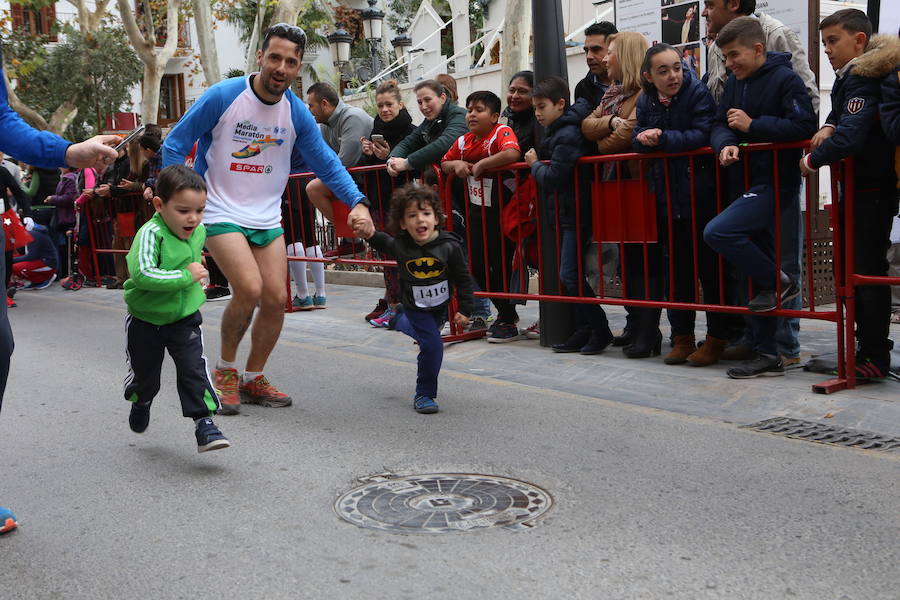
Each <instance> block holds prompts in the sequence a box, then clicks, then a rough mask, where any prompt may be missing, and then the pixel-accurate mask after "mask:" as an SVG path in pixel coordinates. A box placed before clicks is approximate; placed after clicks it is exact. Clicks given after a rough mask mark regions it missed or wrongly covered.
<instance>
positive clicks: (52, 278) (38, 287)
mask: <svg viewBox="0 0 900 600" xmlns="http://www.w3.org/2000/svg"><path fill="white" fill-rule="evenodd" d="M54 281H56V273H54V274H53V275H51V276H50V278H49V279H47V281H42V282H40V283H36V284H34V287H33V288H32V289H35V290H46V289H47V288H48V287H50V286H51V285H53V282H54Z"/></svg>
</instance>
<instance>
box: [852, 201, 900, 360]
mask: <svg viewBox="0 0 900 600" xmlns="http://www.w3.org/2000/svg"><path fill="white" fill-rule="evenodd" d="M841 209H842V211H843V203H842V204H841ZM896 214H897V192H896V190H895V189H893V187H891V186H887V185H885V186H882V187H881V188H880V189H878V188H875V189H864V190H860V189H857V190H856V199H855V202H854V220H853V225H854V228H853V236H854V241H855V244H854V247H853V248H854V263H855V264H854V268H855V271H856V273H858V274H860V275H876V276H885V275H887V272H888V266H889V265H888V261H887V251H888V248H890V245H891V239H890V236H891V223H892V221H893V218H894V216H895V215H896ZM842 216H843V214H842ZM855 293H856V337H857V340H858V342H859V348H860V355H859V357H858V358H859V359H860V360H861V359H864V358H869V359H872V360H874V361H876V362H879V363H884V364H890V359H891V348H893V343H892V342H891V340H890V329H891V288H890V286H886V285H861V286H856V289H855Z"/></svg>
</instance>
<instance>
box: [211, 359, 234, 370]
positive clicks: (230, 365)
mask: <svg viewBox="0 0 900 600" xmlns="http://www.w3.org/2000/svg"><path fill="white" fill-rule="evenodd" d="M216 368H217V369H237V367H236V366H235V363H233V362H228V361H227V360H223V359H222V357H219V362H217V363H216Z"/></svg>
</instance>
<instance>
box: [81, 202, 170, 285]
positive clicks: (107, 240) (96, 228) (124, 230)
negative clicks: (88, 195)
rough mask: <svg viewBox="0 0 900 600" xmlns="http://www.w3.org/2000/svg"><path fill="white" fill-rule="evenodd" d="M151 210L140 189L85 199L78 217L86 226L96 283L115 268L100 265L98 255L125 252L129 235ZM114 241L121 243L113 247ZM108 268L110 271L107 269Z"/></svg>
mask: <svg viewBox="0 0 900 600" xmlns="http://www.w3.org/2000/svg"><path fill="white" fill-rule="evenodd" d="M152 214H153V207H152V205H151V204H150V202H149V201H147V200H146V199H145V198H144V197H143V195H142V194H140V193H129V194H125V195H122V196H112V197H102V196H95V197H94V198H92V199H90V200H88V201H87V202H85V204H84V207H83V211H82V216H81V218H82V219H84V220H86V222H87V226H88V238H89V239H90V246H91V249H90V256H91V263H92V266H93V269H94V279H95V285H96V286H97V287H99V286H100V281H101V279H102V277H103V276H104V275H113V274H114V273H115V270H116V267H115V266H112V267H110V266H109V265H105V268H104V269H101V268H100V259H101V257H102V256H103V255H112V256H113V257H116V256H121V255H124V254H128V250H129V248H130V246H131V239H132V238H133V237H134V235H135V233H136V232H137V230H138V229H140V227H141V225H143V224H144V222H145V221H147V219H149V218H150V216H152ZM117 245H118V246H120V247H118V248H117V247H114V246H117ZM118 260H124V258H119V259H118ZM120 269H121V267H120ZM110 270H112V271H113V272H112V273H109V272H108V271H110ZM126 270H127V269H126ZM103 271H107V273H104V272H103Z"/></svg>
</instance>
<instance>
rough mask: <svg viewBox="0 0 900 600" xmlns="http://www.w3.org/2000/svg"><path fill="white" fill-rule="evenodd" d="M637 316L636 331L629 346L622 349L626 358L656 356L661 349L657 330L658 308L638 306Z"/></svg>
mask: <svg viewBox="0 0 900 600" xmlns="http://www.w3.org/2000/svg"><path fill="white" fill-rule="evenodd" d="M637 310H638V311H639V312H638V314H636V315H635V316H636V317H637V322H638V324H637V331H636V332H635V334H634V340H633V341H632V343H631V345H630V346H626V347H625V348H623V349H622V353H623V354H624V355H625V356H627V357H628V358H648V357H650V356H658V355H659V353H660V351H661V350H662V332H661V331H660V330H659V317H660V315H661V314H662V310H660V309H658V308H640V309H637Z"/></svg>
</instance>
